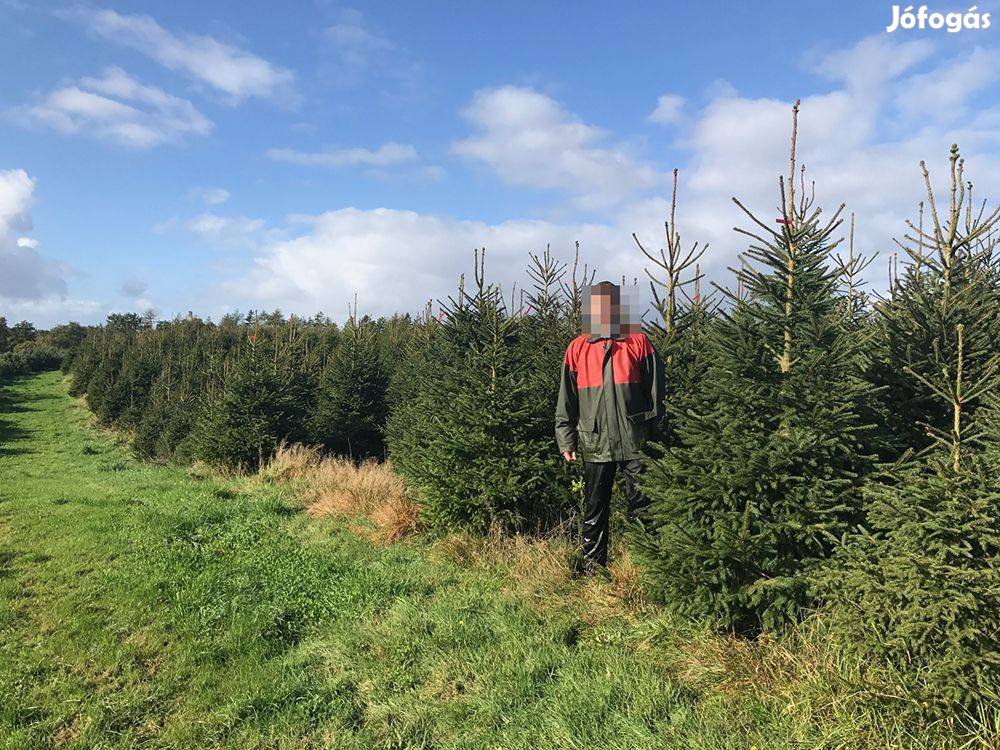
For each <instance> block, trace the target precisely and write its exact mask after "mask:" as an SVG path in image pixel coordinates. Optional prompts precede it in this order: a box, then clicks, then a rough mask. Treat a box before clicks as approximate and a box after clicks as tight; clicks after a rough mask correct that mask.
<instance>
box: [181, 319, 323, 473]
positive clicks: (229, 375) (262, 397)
mask: <svg viewBox="0 0 1000 750" xmlns="http://www.w3.org/2000/svg"><path fill="white" fill-rule="evenodd" d="M248 339H249V345H248V347H247V349H246V353H245V354H243V355H242V356H236V357H233V358H232V359H231V360H230V361H227V362H226V363H225V365H224V367H225V370H226V376H225V380H224V382H223V384H222V386H221V388H220V389H219V391H218V392H217V393H215V394H213V395H212V398H211V400H210V401H209V403H208V404H207V406H206V413H205V416H204V418H203V419H202V420H200V421H199V422H198V425H197V427H196V428H195V434H194V435H193V438H192V439H193V441H194V444H195V446H196V448H195V452H196V455H197V456H198V457H199V458H202V459H204V460H205V461H207V462H208V463H210V464H215V465H221V466H226V467H229V468H235V469H251V470H256V469H257V468H258V467H259V466H261V465H263V463H264V462H265V461H266V460H267V459H268V458H269V457H270V456H271V454H272V453H273V452H274V449H275V448H276V447H277V446H278V445H279V444H280V443H282V442H285V441H288V442H297V441H298V442H300V441H303V440H305V439H306V438H307V436H308V433H307V432H306V431H305V429H304V425H305V421H306V420H305V414H306V412H307V410H308V408H309V405H310V404H311V403H312V398H311V395H312V394H311V390H312V388H311V384H310V382H309V376H308V374H307V373H305V372H303V371H302V370H300V369H299V368H298V367H297V366H296V362H295V360H294V359H293V357H292V355H291V353H290V351H289V348H282V347H281V345H280V343H279V342H277V341H275V345H274V348H273V349H272V348H271V347H270V346H265V339H262V338H260V334H259V332H258V331H254V332H253V333H251V334H250V335H249V336H248Z"/></svg>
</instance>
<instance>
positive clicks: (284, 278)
mask: <svg viewBox="0 0 1000 750" xmlns="http://www.w3.org/2000/svg"><path fill="white" fill-rule="evenodd" d="M289 218H290V220H294V223H295V224H297V225H299V226H304V227H305V228H306V230H307V231H305V232H304V233H302V234H300V236H298V237H295V238H294V239H288V240H283V241H279V242H273V243H271V244H268V245H266V246H265V247H263V248H262V249H261V251H260V252H259V254H258V255H257V257H256V258H255V260H254V265H253V267H252V269H251V270H250V271H249V272H248V273H247V274H245V275H244V276H241V277H239V278H237V279H235V280H233V281H231V282H228V283H227V284H225V285H223V287H222V290H221V293H222V296H223V297H224V298H225V299H227V300H230V301H231V303H230V304H233V305H243V306H246V305H253V306H271V305H273V306H278V307H281V308H282V309H283V310H286V311H288V312H299V313H303V314H311V313H314V312H316V311H319V310H322V311H325V312H327V313H329V314H332V315H335V316H339V314H340V313H341V312H343V311H344V310H345V309H346V305H347V301H348V300H349V299H353V296H354V294H355V293H357V294H358V300H359V305H360V307H361V309H362V310H363V311H365V312H368V313H372V314H390V313H393V312H405V311H411V312H417V311H419V310H420V309H421V308H422V307H423V305H424V303H425V302H426V301H427V300H428V299H431V298H433V299H443V300H445V299H447V297H448V296H449V295H454V294H455V292H456V289H457V281H458V276H459V274H460V273H463V272H465V273H466V276H467V278H471V273H470V272H469V271H470V269H471V265H472V254H473V249H474V248H477V247H483V246H485V247H486V269H487V274H488V276H489V278H490V279H491V280H495V281H500V282H504V283H510V282H512V281H515V280H517V281H520V280H521V278H522V276H523V274H522V271H523V269H524V268H525V266H526V265H527V263H528V252H529V251H533V252H542V251H543V250H544V249H545V246H546V244H549V243H551V245H552V248H553V251H554V252H555V253H557V254H560V255H562V256H563V257H565V258H568V257H569V255H570V254H571V253H572V248H573V242H574V241H575V240H580V241H581V243H582V250H581V252H582V254H583V256H584V258H594V257H602V258H603V259H604V261H605V262H604V263H602V265H603V266H604V270H605V271H610V270H611V265H612V264H613V262H614V260H615V259H616V258H619V257H620V256H621V255H622V253H623V252H624V254H626V255H631V250H630V249H629V245H628V242H631V238H630V237H629V236H628V234H627V233H623V232H622V231H620V230H617V229H615V228H612V227H608V226H605V225H600V224H577V225H560V224H553V223H549V222H544V221H531V220H516V221H508V222H503V223H500V224H487V223H484V222H479V221H461V220H458V219H453V218H449V217H442V216H431V215H426V214H419V213H416V212H413V211H398V210H394V209H388V208H379V209H373V210H360V209H357V208H344V209H340V210H337V211H328V212H326V213H324V214H321V215H319V216H315V217H303V216H297V217H289ZM469 283H471V281H470V282H469ZM435 307H436V305H435Z"/></svg>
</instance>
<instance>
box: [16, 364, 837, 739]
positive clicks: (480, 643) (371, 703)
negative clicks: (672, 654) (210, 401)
mask: <svg viewBox="0 0 1000 750" xmlns="http://www.w3.org/2000/svg"><path fill="white" fill-rule="evenodd" d="M508 573H509V571H508ZM507 577H509V576H508V575H507V573H505V572H504V571H503V570H500V569H490V568H489V567H482V566H478V567H477V566H472V567H470V566H468V565H462V564H460V563H458V562H455V561H454V560H452V559H450V558H448V557H447V556H441V555H435V554H433V547H430V546H428V544H427V543H426V542H422V541H420V540H416V541H412V542H407V543H402V544H397V545H393V546H391V547H377V546H374V545H372V544H370V543H369V542H368V541H366V540H365V539H364V538H363V537H362V536H359V535H356V534H354V533H351V532H350V531H348V530H347V529H346V528H345V525H344V523H343V522H342V521H341V522H338V521H335V520H325V521H319V522H317V521H313V520H309V519H308V518H306V517H305V515H304V514H303V513H301V512H300V511H299V510H298V508H297V507H296V506H295V505H294V504H293V503H292V502H291V500H290V498H288V497H285V496H283V494H282V490H281V489H280V488H268V487H257V488H253V489H247V488H246V485H245V483H244V484H240V483H236V482H229V483H227V482H225V481H223V480H217V479H204V480H196V479H193V478H191V477H189V476H188V474H187V473H186V472H185V471H184V470H182V469H177V468H169V467H162V466H154V465H150V464H143V463H139V462H136V461H134V460H133V459H132V458H130V456H129V454H128V451H127V450H125V449H124V448H123V447H122V446H121V445H119V444H117V443H116V441H115V438H114V437H113V436H110V435H108V434H105V433H101V432H98V431H96V430H94V429H93V428H91V427H90V426H89V418H88V415H87V413H86V410H85V409H84V407H83V406H82V405H81V404H80V402H78V401H76V400H74V399H71V398H70V397H69V396H68V395H67V392H66V387H65V383H64V382H63V379H62V376H61V375H60V374H58V373H47V374H44V375H41V376H38V377H35V378H30V379H24V380H21V381H18V382H16V383H15V384H13V385H12V386H10V387H8V388H6V389H0V748H35V747H38V748H43V747H61V746H66V747H93V748H98V747H100V748H119V747H122V748H125V747H184V748H195V747H198V748H201V747H239V748H244V747H289V748H291V747H295V748H302V747H336V748H463V749H465V748H505V749H507V748H511V749H514V748H531V749H532V750H539V749H540V748H595V749H596V748H622V750H625V749H626V748H627V749H628V750H641V749H642V748H653V747H667V748H674V747H676V748H706V749H707V748H712V750H725V749H726V748H733V749H734V750H735V749H737V748H739V749H741V750H747V749H748V748H751V747H752V746H756V747H757V748H759V749H760V750H764V748H788V747H827V746H829V747H833V746H841V743H842V742H843V743H845V744H843V746H848V747H850V746H857V745H852V744H850V740H848V739H846V737H847V735H844V736H843V737H841V741H837V735H838V734H839V733H840V730H839V729H838V728H837V727H836V726H834V727H833V728H832V729H831V727H829V726H828V727H826V728H825V729H823V730H822V731H821V730H820V729H819V726H818V724H817V723H816V722H813V721H811V720H806V721H803V720H802V715H801V713H802V710H803V709H801V708H800V709H799V710H798V712H796V711H794V710H790V709H789V705H788V701H786V700H782V699H774V700H766V699H762V698H761V697H760V696H759V695H756V696H754V695H749V694H748V695H747V696H740V695H733V694H731V693H727V692H724V691H723V692H719V691H716V692H713V691H712V690H704V691H699V690H696V689H695V687H696V686H692V684H691V683H690V681H687V682H682V681H681V680H680V679H678V678H676V677H672V676H671V675H672V674H675V673H676V671H675V670H670V669H667V668H665V667H664V664H663V663H662V660H661V659H660V657H658V656H656V655H654V652H651V651H649V650H648V649H645V648H644V647H643V643H644V640H643V639H644V628H648V623H646V624H644V623H642V622H640V621H638V620H632V619H630V618H628V617H624V616H623V617H609V618H605V619H603V621H601V622H599V623H597V624H594V623H592V622H590V623H589V624H588V619H587V617H586V615H587V613H586V611H585V607H584V605H583V604H582V602H583V601H584V600H583V599H581V598H580V597H578V596H577V597H575V598H574V597H567V598H566V600H565V601H564V602H562V603H560V601H561V600H557V601H555V602H552V603H550V604H551V606H544V607H540V606H537V605H535V604H532V603H531V602H530V601H529V600H527V599H526V598H525V597H518V596H512V595H511V594H510V590H509V586H508V585H507V583H508V581H507V580H506V578H507ZM573 585H578V584H573Z"/></svg>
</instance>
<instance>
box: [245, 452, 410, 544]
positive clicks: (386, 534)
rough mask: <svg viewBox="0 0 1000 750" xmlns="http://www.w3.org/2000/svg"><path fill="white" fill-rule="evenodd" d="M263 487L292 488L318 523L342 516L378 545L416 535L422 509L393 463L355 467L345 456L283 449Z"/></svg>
mask: <svg viewBox="0 0 1000 750" xmlns="http://www.w3.org/2000/svg"><path fill="white" fill-rule="evenodd" d="M257 479H258V480H259V481H263V482H268V483H272V484H281V483H292V484H294V485H295V488H296V491H297V493H298V494H299V496H300V497H301V498H302V500H303V502H304V504H305V507H306V513H307V514H308V515H310V516H311V517H313V518H320V517H322V516H340V517H345V518H351V519H355V520H363V521H366V522H367V523H361V524H354V525H353V526H352V528H353V530H355V531H357V532H359V533H364V534H365V535H366V536H368V537H369V538H370V539H372V541H375V542H377V543H379V544H391V543H393V542H397V541H399V540H400V539H403V538H405V537H407V536H409V535H411V534H413V533H414V532H415V531H416V530H417V519H418V516H419V513H420V506H419V505H417V503H416V502H414V501H413V499H412V498H411V497H410V496H409V494H408V492H407V490H406V485H405V484H404V483H403V479H402V477H400V476H399V475H398V474H396V472H394V471H393V470H392V466H391V464H390V463H389V462H386V463H378V462H376V461H372V460H368V461H364V462H362V463H361V464H355V463H354V462H353V461H352V460H350V459H348V458H343V457H340V456H323V455H322V454H321V453H320V451H319V450H318V449H317V448H314V447H309V446H304V445H299V444H295V445H282V446H280V447H279V448H278V450H276V451H275V453H274V456H273V457H272V458H271V460H270V461H268V463H267V464H266V465H264V466H262V467H261V469H260V471H259V472H258V473H257Z"/></svg>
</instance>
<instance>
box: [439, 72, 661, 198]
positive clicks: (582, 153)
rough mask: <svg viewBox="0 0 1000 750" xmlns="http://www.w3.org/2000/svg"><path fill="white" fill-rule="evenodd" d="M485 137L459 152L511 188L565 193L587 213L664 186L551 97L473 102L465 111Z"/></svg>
mask: <svg viewBox="0 0 1000 750" xmlns="http://www.w3.org/2000/svg"><path fill="white" fill-rule="evenodd" d="M463 115H464V116H465V118H466V119H467V120H468V121H469V122H471V123H472V124H473V125H474V126H475V127H476V128H477V129H478V130H479V131H480V132H479V133H478V134H477V135H474V136H472V137H469V138H466V139H464V140H461V141H458V142H457V143H455V144H454V145H453V147H452V148H453V150H454V152H455V153H457V154H460V155H461V156H465V157H467V158H469V159H472V160H475V161H479V162H482V163H483V164H486V165H487V166H489V167H490V168H492V169H493V170H494V171H495V172H496V173H497V175H498V176H499V177H500V179H501V180H503V181H504V182H507V183H509V184H512V185H521V186H526V187H533V188H543V189H551V190H561V191H565V192H567V193H569V194H570V195H572V196H573V198H574V200H575V202H576V203H577V205H579V206H580V207H582V208H585V209H597V208H607V207H609V206H613V205H616V204H620V203H621V202H622V201H623V200H625V199H626V198H628V197H629V196H632V195H635V194H637V193H639V192H642V191H646V190H648V189H650V188H652V187H654V186H656V185H658V184H660V183H661V182H662V181H663V179H664V175H662V174H660V173H658V172H657V171H656V170H655V169H653V168H652V167H650V166H649V165H648V164H644V163H642V162H640V161H638V160H637V159H636V158H635V157H634V156H633V155H632V154H631V153H629V151H628V149H626V148H625V147H624V146H610V147H605V146H602V145H600V144H601V143H602V142H603V141H605V140H606V139H607V134H606V133H605V131H603V130H601V129H600V128H596V127H594V126H592V125H587V124H585V123H583V122H580V120H579V119H577V118H576V117H575V116H574V115H572V114H571V113H569V112H567V111H566V110H565V109H563V108H562V107H561V106H560V105H559V104H558V103H557V102H555V101H554V100H552V99H551V98H549V97H548V96H546V95H544V94H541V93H538V92H537V91H534V90H532V89H529V88H521V87H516V86H503V87H501V88H496V89H485V90H482V91H479V92H477V93H476V94H475V96H474V97H473V99H472V102H471V103H470V104H469V105H468V106H467V107H466V108H465V110H464V111H463Z"/></svg>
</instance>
